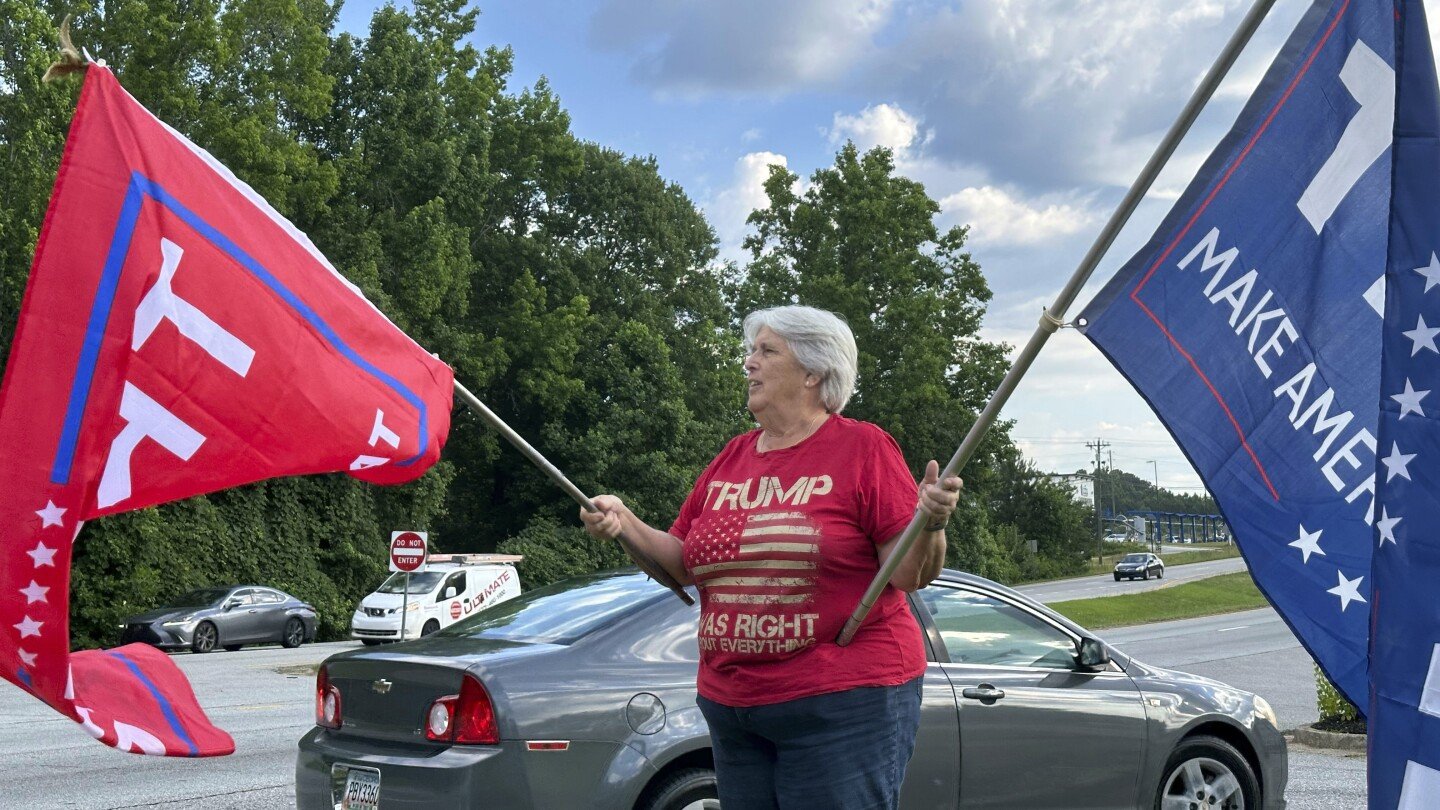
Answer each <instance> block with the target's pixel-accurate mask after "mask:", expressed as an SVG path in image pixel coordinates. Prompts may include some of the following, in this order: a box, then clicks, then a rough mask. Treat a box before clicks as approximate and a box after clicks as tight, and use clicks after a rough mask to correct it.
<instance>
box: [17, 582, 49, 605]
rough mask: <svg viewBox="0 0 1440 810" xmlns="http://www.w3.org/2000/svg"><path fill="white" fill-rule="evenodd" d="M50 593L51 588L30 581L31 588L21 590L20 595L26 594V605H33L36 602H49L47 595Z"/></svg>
mask: <svg viewBox="0 0 1440 810" xmlns="http://www.w3.org/2000/svg"><path fill="white" fill-rule="evenodd" d="M49 591H50V588H49V587H48V586H45V585H41V584H40V583H38V582H36V581H35V580H33V579H32V580H30V587H28V588H21V589H20V593H23V594H25V604H27V605H29V604H32V603H34V602H46V601H49V600H47V599H46V598H45V594H46V593H48V592H49Z"/></svg>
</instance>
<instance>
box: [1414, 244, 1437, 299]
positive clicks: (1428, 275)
mask: <svg viewBox="0 0 1440 810" xmlns="http://www.w3.org/2000/svg"><path fill="white" fill-rule="evenodd" d="M1415 272H1417V273H1419V274H1420V275H1422V276H1424V277H1425V292H1430V288H1431V287H1434V286H1436V285H1440V258H1436V256H1435V254H1434V253H1431V254H1430V264H1429V265H1428V266H1426V267H1417V268H1415Z"/></svg>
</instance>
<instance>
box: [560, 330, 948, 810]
mask: <svg viewBox="0 0 1440 810" xmlns="http://www.w3.org/2000/svg"><path fill="white" fill-rule="evenodd" d="M744 332H745V347H746V358H745V375H746V378H747V381H748V386H749V399H748V403H747V405H748V407H749V409H750V412H751V413H752V414H754V416H755V421H756V422H757V423H758V424H759V428H758V429H756V430H752V431H750V432H748V433H745V434H742V435H740V436H737V437H735V438H734V439H732V440H731V441H730V443H729V444H727V445H726V446H725V449H724V450H722V451H721V452H720V454H719V455H718V456H716V457H715V460H714V461H712V462H710V465H709V466H708V467H707V468H706V469H705V472H704V473H703V474H702V475H701V476H700V479H699V480H698V481H696V482H695V487H694V489H693V490H692V491H691V493H690V496H689V497H688V498H687V499H686V501H685V503H684V505H683V506H682V507H681V509H680V514H679V516H678V517H677V518H676V519H675V522H674V523H673V524H672V525H671V526H670V529H669V530H668V531H662V530H660V529H656V528H654V527H652V526H649V525H646V524H645V523H644V522H642V521H641V520H640V519H639V518H637V517H636V516H635V514H634V513H633V512H631V511H630V510H629V509H628V508H627V507H626V506H625V504H624V503H622V502H621V501H620V499H619V498H616V497H614V496H611V495H601V496H598V497H596V498H595V499H594V500H595V505H596V506H597V507H599V511H598V512H595V513H587V512H584V511H582V512H581V515H580V517H581V519H582V520H583V521H584V523H585V528H586V529H587V530H588V531H589V532H590V533H591V534H592V535H594V536H596V537H601V538H613V537H614V536H615V535H617V534H618V533H619V532H620V531H621V530H624V531H625V532H626V534H627V535H629V536H630V537H631V538H633V539H634V540H635V541H636V542H637V543H639V544H640V545H642V546H643V547H644V548H645V549H646V550H647V551H648V552H649V553H650V555H651V556H652V557H654V558H655V559H656V560H657V561H659V562H660V564H662V565H663V566H665V568H666V569H667V570H668V571H669V572H670V574H671V575H673V576H674V577H675V578H676V579H677V580H679V581H680V582H683V583H691V582H693V583H694V584H695V585H696V586H697V587H698V589H699V591H700V637H699V642H700V671H699V675H698V677H697V686H698V690H699V698H698V702H699V704H700V708H701V711H702V712H703V713H704V715H705V719H706V722H707V723H708V724H709V727H710V735H711V739H712V744H713V750H714V757H715V770H716V778H717V782H718V787H719V792H720V802H721V804H722V805H724V806H725V807H736V808H743V810H754V809H755V808H801V807H826V808H887V807H888V808H894V807H896V806H897V805H898V803H899V797H900V783H901V781H902V779H903V778H904V775H905V768H906V766H907V764H908V763H909V761H910V755H911V752H912V751H913V749H914V743H915V732H916V729H917V728H918V726H919V721H920V681H921V678H922V676H923V674H924V672H925V650H924V646H923V643H922V641H921V638H920V629H919V627H918V625H917V624H916V622H915V618H914V617H913V616H912V615H911V614H910V611H909V609H908V607H907V605H906V600H905V597H904V594H903V593H902V592H903V591H913V590H916V589H917V588H923V587H924V586H925V585H927V584H928V583H929V582H930V581H931V580H932V579H934V578H935V576H936V575H937V574H939V572H940V568H941V565H942V564H943V562H944V559H945V523H946V521H947V520H948V519H949V517H950V513H951V512H952V511H954V509H955V504H956V502H957V499H958V497H959V496H958V492H959V490H960V485H961V482H960V479H959V478H947V479H946V480H945V481H943V482H940V481H937V478H938V471H939V465H938V464H937V463H936V462H935V461H931V462H930V463H929V464H928V465H927V467H926V469H925V476H924V480H923V481H922V482H921V484H920V485H919V488H918V494H917V488H916V484H915V480H914V479H913V478H912V477H911V475H910V471H909V469H908V468H907V467H906V465H905V459H904V457H903V456H902V455H901V453H900V448H899V446H897V445H896V443H895V440H894V439H892V438H891V437H890V436H889V434H887V433H886V432H885V431H883V430H881V429H880V428H879V427H876V426H875V425H872V424H869V423H867V422H860V421H857V420H854V419H849V418H847V417H844V416H841V415H840V412H841V411H842V410H843V409H844V408H845V403H846V402H847V401H849V399H850V394H851V392H852V391H853V389H854V386H855V377H856V349H855V337H854V335H853V334H852V333H851V331H850V328H849V327H848V326H846V325H845V323H844V321H842V320H840V319H839V318H838V317H836V316H835V315H834V314H833V313H830V312H825V311H823V310H818V309H814V308H812V307H803V306H785V307H775V308H773V309H765V310H760V311H758V312H754V313H751V314H750V315H749V316H748V317H746V318H745V323H744ZM917 506H918V508H920V509H921V510H923V511H924V512H926V513H927V514H928V516H929V518H928V522H927V525H926V527H925V531H924V533H923V534H922V535H921V537H920V539H919V540H918V541H917V542H916V543H915V545H914V546H913V547H912V549H911V551H910V553H909V554H908V555H906V557H905V559H904V560H903V561H902V563H901V564H900V567H899V568H898V569H896V572H895V575H894V576H893V577H891V579H890V585H891V586H892V587H889V588H886V589H885V591H884V592H883V593H882V595H881V596H880V598H879V600H878V601H877V602H876V603H875V607H874V609H873V610H872V611H871V613H870V615H869V617H868V618H867V620H866V622H865V624H864V625H863V626H862V627H861V628H860V630H859V631H858V632H857V633H856V634H855V638H854V640H853V641H852V642H851V643H850V644H849V645H847V646H845V647H840V646H838V645H836V644H835V637H836V636H837V635H838V634H839V632H840V628H841V627H842V626H843V625H844V623H845V619H846V618H848V617H849V615H850V612H851V611H852V610H853V609H854V607H855V605H856V603H857V602H858V601H859V599H860V597H861V595H862V594H863V593H864V592H865V589H866V587H867V586H868V585H869V584H870V581H871V580H872V579H873V578H874V576H875V572H876V571H877V570H879V566H880V561H881V560H883V559H885V558H886V557H887V556H888V554H889V552H890V550H891V548H892V547H893V546H894V544H895V541H896V540H897V539H898V536H899V534H900V533H901V532H902V531H903V530H904V529H905V527H906V525H908V524H909V522H910V520H911V518H912V517H913V515H914V513H915V509H916V508H917Z"/></svg>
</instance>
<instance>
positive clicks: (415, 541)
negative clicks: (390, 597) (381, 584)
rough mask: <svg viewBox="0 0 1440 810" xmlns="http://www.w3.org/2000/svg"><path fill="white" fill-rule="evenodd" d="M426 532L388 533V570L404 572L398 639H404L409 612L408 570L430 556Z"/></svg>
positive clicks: (410, 570) (417, 566) (413, 568)
mask: <svg viewBox="0 0 1440 810" xmlns="http://www.w3.org/2000/svg"><path fill="white" fill-rule="evenodd" d="M429 540H430V535H429V533H428V532H391V533H390V570H391V571H403V572H404V573H405V585H404V587H403V588H402V590H401V596H400V640H401V641H404V640H405V618H406V616H407V615H408V614H409V613H410V572H412V571H419V570H420V569H422V568H424V567H425V561H426V560H427V559H429V557H430V544H429Z"/></svg>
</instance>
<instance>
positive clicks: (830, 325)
mask: <svg viewBox="0 0 1440 810" xmlns="http://www.w3.org/2000/svg"><path fill="white" fill-rule="evenodd" d="M767 326H768V327H770V331H771V332H774V333H775V334H776V335H777V336H779V337H780V339H781V340H784V341H785V343H786V345H788V346H789V347H790V351H791V352H792V353H793V354H794V355H795V359H796V360H798V361H799V362H800V366H801V367H802V368H804V369H805V372H806V373H807V374H814V375H815V376H817V377H819V378H820V402H821V403H822V404H824V406H825V410H827V411H829V412H830V413H840V412H841V411H842V410H844V409H845V403H847V402H849V401H850V395H851V394H852V393H854V391H855V377H856V376H857V374H858V360H857V352H856V349H855V334H854V333H853V332H851V331H850V327H849V326H848V325H847V324H846V323H845V322H844V321H843V320H841V319H840V316H838V315H836V314H835V313H833V312H826V311H825V310H823V309H816V308H815V307H802V306H784V307H771V308H770V309H760V310H756V311H754V312H752V313H750V314H749V315H746V316H745V322H744V324H743V327H742V329H743V331H744V333H745V353H746V354H749V353H750V352H751V351H752V350H753V349H754V347H755V336H756V335H758V334H759V333H760V330H761V329H762V328H764V327H767Z"/></svg>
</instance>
